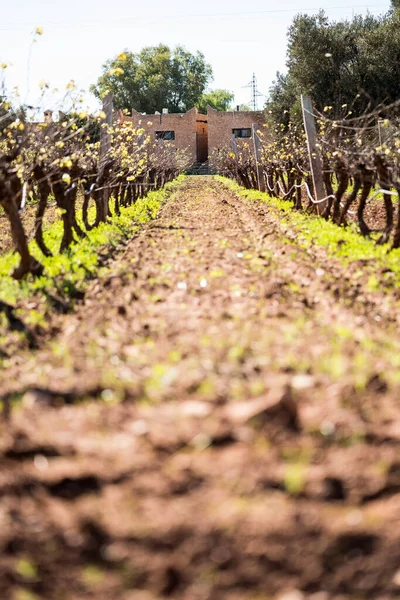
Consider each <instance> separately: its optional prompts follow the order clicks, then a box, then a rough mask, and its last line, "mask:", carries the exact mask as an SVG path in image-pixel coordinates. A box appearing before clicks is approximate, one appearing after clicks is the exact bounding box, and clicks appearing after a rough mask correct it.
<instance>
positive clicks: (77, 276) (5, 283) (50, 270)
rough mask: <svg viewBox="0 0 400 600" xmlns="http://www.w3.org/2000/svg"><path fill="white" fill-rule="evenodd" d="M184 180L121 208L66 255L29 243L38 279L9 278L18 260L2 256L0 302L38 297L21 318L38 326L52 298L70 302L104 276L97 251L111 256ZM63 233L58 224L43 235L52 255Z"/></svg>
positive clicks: (0, 259)
mask: <svg viewBox="0 0 400 600" xmlns="http://www.w3.org/2000/svg"><path fill="white" fill-rule="evenodd" d="M183 179H184V177H183V176H181V177H178V178H177V179H175V180H174V181H173V182H171V183H168V184H167V185H166V186H165V187H164V188H163V189H162V190H158V191H154V192H150V193H149V194H148V195H147V196H146V197H144V198H140V199H138V200H137V201H136V203H135V204H134V205H132V206H129V207H127V208H124V207H122V208H121V214H120V216H116V215H114V218H113V220H112V222H110V223H101V224H100V225H99V226H98V227H96V228H95V229H93V230H91V231H89V232H88V233H87V237H86V238H84V239H82V240H81V241H80V242H79V243H77V244H73V245H72V246H71V247H70V248H69V250H68V253H64V254H56V255H55V256H51V257H45V256H43V255H42V253H41V251H40V250H39V248H38V246H37V245H36V242H34V241H32V242H31V243H30V244H29V247H30V251H31V253H32V255H33V256H35V257H36V258H38V259H39V260H40V261H41V262H42V264H43V266H44V269H45V270H44V274H43V276H41V277H36V278H28V279H25V280H23V281H20V282H18V281H15V280H14V279H12V277H11V276H10V271H11V270H12V269H13V268H14V267H15V265H16V263H17V262H18V257H17V256H16V255H15V254H14V253H11V252H9V253H7V254H5V255H4V256H2V257H1V258H0V301H3V302H6V303H7V304H10V305H15V304H17V303H19V302H20V301H23V300H26V299H27V298H32V297H33V296H35V297H37V298H38V301H39V304H38V307H37V308H36V309H35V310H34V311H33V314H32V315H30V312H31V311H30V312H28V313H27V314H26V315H23V316H24V317H25V320H26V319H27V320H28V321H31V322H33V321H34V322H35V323H41V321H42V318H43V313H44V312H46V311H47V310H51V298H52V297H53V298H54V297H57V298H64V299H66V300H67V301H71V303H73V300H74V298H76V297H79V296H80V295H81V293H82V292H84V291H85V289H86V287H87V284H88V281H89V280H90V279H92V278H93V277H95V276H98V277H101V276H102V275H104V273H105V267H102V266H101V264H100V256H99V255H100V250H101V251H102V254H103V253H104V252H105V253H108V254H109V255H111V254H112V252H113V249H114V248H115V247H116V246H117V245H118V244H119V242H120V241H121V240H123V239H126V238H129V237H130V236H131V235H132V234H133V233H134V232H135V231H136V230H137V229H138V226H139V225H140V224H144V223H146V222H148V221H149V220H150V219H152V218H154V217H155V216H156V214H157V212H158V210H159V208H160V206H161V203H162V202H163V201H165V199H166V198H167V197H168V195H169V194H170V193H172V192H173V191H174V190H175V189H176V187H177V186H179V185H180V184H181V182H182V181H183ZM62 232H63V229H62V223H61V222H60V221H57V222H56V223H54V224H53V225H52V226H51V227H50V228H49V229H48V230H47V231H46V232H45V234H44V237H45V241H46V244H47V246H48V248H49V249H50V250H51V251H52V252H54V253H56V252H57V250H58V247H59V245H60V241H61V237H62ZM42 301H44V304H42V303H41V302H42ZM47 303H49V304H48V305H47Z"/></svg>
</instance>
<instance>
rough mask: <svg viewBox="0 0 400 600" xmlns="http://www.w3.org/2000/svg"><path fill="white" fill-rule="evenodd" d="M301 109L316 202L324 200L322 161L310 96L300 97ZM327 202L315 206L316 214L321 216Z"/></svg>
mask: <svg viewBox="0 0 400 600" xmlns="http://www.w3.org/2000/svg"><path fill="white" fill-rule="evenodd" d="M301 108H302V110H303V120H304V129H305V132H306V136H307V149H308V155H309V158H310V167H311V175H312V179H313V184H314V196H315V199H316V200H322V199H323V198H325V196H326V194H325V188H324V181H323V175H322V160H321V155H320V152H319V149H318V148H317V127H316V125H315V117H314V113H313V105H312V100H311V98H310V96H301ZM326 204H327V201H325V202H320V203H318V204H316V205H315V206H316V209H317V213H318V214H319V215H321V214H322V213H323V211H324V209H325V207H326Z"/></svg>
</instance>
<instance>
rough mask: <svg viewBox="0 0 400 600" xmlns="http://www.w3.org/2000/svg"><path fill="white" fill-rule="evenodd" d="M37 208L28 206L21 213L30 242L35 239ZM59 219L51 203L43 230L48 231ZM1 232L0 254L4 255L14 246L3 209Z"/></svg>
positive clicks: (31, 205) (33, 205)
mask: <svg viewBox="0 0 400 600" xmlns="http://www.w3.org/2000/svg"><path fill="white" fill-rule="evenodd" d="M36 208H37V207H36V205H35V204H27V205H26V206H25V209H24V210H23V212H22V213H21V219H22V223H23V225H24V229H25V233H26V235H27V238H28V240H31V239H33V238H34V235H35V219H36ZM59 218H60V216H59V214H58V212H57V208H56V206H55V205H53V203H50V205H49V206H48V208H47V210H46V212H45V215H44V218H43V228H44V229H46V228H47V227H49V225H51V224H52V223H54V222H55V221H57V219H59ZM0 231H1V236H0V254H4V253H5V252H8V251H9V250H12V248H13V247H14V245H13V241H12V237H11V230H10V226H9V222H8V219H7V216H6V214H5V213H4V211H3V210H2V209H0Z"/></svg>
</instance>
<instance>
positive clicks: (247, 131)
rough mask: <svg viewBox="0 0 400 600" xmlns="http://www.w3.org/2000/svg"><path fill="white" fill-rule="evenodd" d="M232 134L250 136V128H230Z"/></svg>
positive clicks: (243, 136) (241, 136)
mask: <svg viewBox="0 0 400 600" xmlns="http://www.w3.org/2000/svg"><path fill="white" fill-rule="evenodd" d="M232 134H233V135H234V136H235V138H246V137H251V129H250V128H249V129H232Z"/></svg>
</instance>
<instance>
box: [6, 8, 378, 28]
mask: <svg viewBox="0 0 400 600" xmlns="http://www.w3.org/2000/svg"><path fill="white" fill-rule="evenodd" d="M371 8H382V9H386V10H389V7H388V6H387V4H358V5H351V6H349V5H346V6H330V7H326V8H324V11H325V12H330V11H333V10H344V9H345V10H356V9H362V10H368V9H371ZM320 9H321V7H311V8H305V7H304V8H287V9H274V10H257V11H243V12H220V13H197V14H189V15H184V14H176V15H137V16H136V15H135V16H125V17H119V18H114V19H107V21H102V20H99V19H97V20H95V19H87V20H82V21H79V20H77V19H74V20H73V21H72V22H70V23H68V22H66V21H65V20H63V21H47V22H46V21H45V22H41V26H42V27H48V28H51V27H54V28H69V27H74V26H98V25H101V26H105V27H111V26H114V25H115V24H116V23H123V24H127V22H131V21H134V22H137V21H175V20H176V21H178V20H191V19H215V18H221V17H245V16H258V17H263V16H270V15H280V14H288V13H296V14H297V13H301V12H309V11H313V12H318V11H319V10H320ZM36 25H37V23H35V24H33V23H32V22H29V23H27V22H25V23H23V22H21V21H18V22H17V23H8V24H5V25H4V24H3V25H0V31H17V30H21V29H25V28H28V27H34V26H36Z"/></svg>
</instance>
